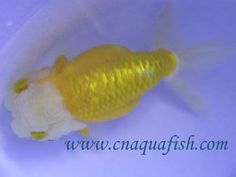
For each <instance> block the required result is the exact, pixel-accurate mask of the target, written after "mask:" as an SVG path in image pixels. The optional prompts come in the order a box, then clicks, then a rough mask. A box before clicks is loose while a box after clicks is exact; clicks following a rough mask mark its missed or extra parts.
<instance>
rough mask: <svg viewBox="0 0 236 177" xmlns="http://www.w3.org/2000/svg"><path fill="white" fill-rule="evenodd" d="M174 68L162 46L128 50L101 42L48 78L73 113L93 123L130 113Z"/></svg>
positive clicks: (169, 54) (171, 55)
mask: <svg viewBox="0 0 236 177" xmlns="http://www.w3.org/2000/svg"><path fill="white" fill-rule="evenodd" d="M175 67H176V57H175V56H174V55H173V54H172V53H171V52H169V51H167V50H165V49H159V50H157V51H154V52H131V51H129V50H128V49H127V48H125V47H122V46H119V45H102V46H99V47H96V48H93V49H91V50H89V51H87V52H85V53H83V54H82V55H80V56H78V57H76V58H75V59H74V60H72V61H71V62H68V63H65V65H64V66H62V67H61V68H60V71H59V72H56V74H54V75H53V74H52V75H51V77H50V80H51V81H52V83H53V84H54V85H55V86H56V88H57V89H58V90H59V91H60V93H61V95H62V97H63V101H64V104H65V106H66V107H67V109H68V110H69V112H70V113H71V114H72V115H74V116H75V117H76V118H78V119H79V120H81V121H86V122H96V121H102V120H107V119H113V118H116V117H119V116H121V115H123V114H125V113H127V112H129V111H130V110H131V109H132V108H133V107H134V106H135V105H136V104H137V102H138V101H139V99H140V97H141V96H142V94H143V93H144V92H146V91H147V90H149V89H150V88H152V87H153V86H155V85H156V84H157V83H158V82H159V81H160V80H161V79H162V78H163V77H165V76H168V75H169V74H170V73H172V72H173V71H174V70H175Z"/></svg>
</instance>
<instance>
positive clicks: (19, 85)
mask: <svg viewBox="0 0 236 177" xmlns="http://www.w3.org/2000/svg"><path fill="white" fill-rule="evenodd" d="M27 88H28V80H27V79H20V80H18V81H16V82H15V84H14V85H13V90H14V92H16V93H21V92H22V91H24V90H26V89H27Z"/></svg>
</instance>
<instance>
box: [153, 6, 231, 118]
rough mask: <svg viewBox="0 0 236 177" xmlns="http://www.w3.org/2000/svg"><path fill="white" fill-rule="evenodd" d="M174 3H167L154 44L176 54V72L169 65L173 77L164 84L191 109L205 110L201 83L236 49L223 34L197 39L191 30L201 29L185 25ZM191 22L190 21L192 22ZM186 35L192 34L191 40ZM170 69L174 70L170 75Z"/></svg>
mask: <svg viewBox="0 0 236 177" xmlns="http://www.w3.org/2000/svg"><path fill="white" fill-rule="evenodd" d="M175 5H176V4H174V3H173V2H172V3H171V1H170V2H169V4H167V6H166V9H165V10H164V11H163V13H162V14H161V18H160V21H159V22H158V26H157V33H156V36H155V37H156V38H155V39H156V41H155V45H154V47H155V48H161V49H159V50H160V51H161V52H160V53H162V51H165V50H163V49H162V48H166V49H168V51H169V50H170V51H171V53H172V55H173V56H176V57H175V59H176V62H175V64H176V69H175V72H174V73H173V71H172V70H171V69H170V72H169V73H167V76H170V77H169V78H168V79H166V80H165V81H164V82H165V84H163V85H165V87H168V88H171V89H168V90H171V91H172V92H174V93H175V95H177V97H178V98H180V100H181V103H183V102H184V104H185V107H186V106H187V107H188V108H189V110H191V112H194V113H206V112H208V106H206V105H205V102H204V99H206V98H205V96H203V95H202V93H201V90H202V88H203V87H204V86H205V84H202V80H203V79H204V77H205V76H206V75H207V74H208V73H209V72H211V71H212V70H213V69H214V68H215V67H218V66H219V65H221V64H222V62H224V61H225V60H226V59H228V58H229V57H230V56H231V55H232V54H235V49H232V48H230V47H229V45H228V44H229V42H228V41H225V39H222V38H220V37H219V38H217V37H215V38H214V39H212V40H210V39H209V40H204V41H203V42H201V41H199V40H197V39H196V40H195V41H194V40H193V39H192V38H191V37H192V35H190V34H198V30H196V31H195V32H194V31H190V30H189V28H188V27H186V26H184V25H183V22H181V20H180V18H178V16H179V15H178V13H179V12H178V11H177V10H176V8H175ZM188 25H191V22H190V24H188ZM192 30H194V29H192ZM213 32H214V31H213ZM187 35H189V41H188V37H186V36H187ZM157 51H158V50H157ZM164 53H165V52H164ZM170 58H171V57H170ZM172 59H173V58H172ZM173 63H174V62H173ZM173 68H174V64H173ZM171 73H173V74H172V75H171ZM209 84H210V83H209Z"/></svg>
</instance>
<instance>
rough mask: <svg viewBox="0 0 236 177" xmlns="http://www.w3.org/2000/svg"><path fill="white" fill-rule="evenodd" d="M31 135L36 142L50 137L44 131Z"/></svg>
mask: <svg viewBox="0 0 236 177" xmlns="http://www.w3.org/2000/svg"><path fill="white" fill-rule="evenodd" d="M30 134H31V137H32V138H33V139H36V140H41V139H44V138H46V137H47V136H48V134H47V132H44V131H42V132H31V133H30Z"/></svg>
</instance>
